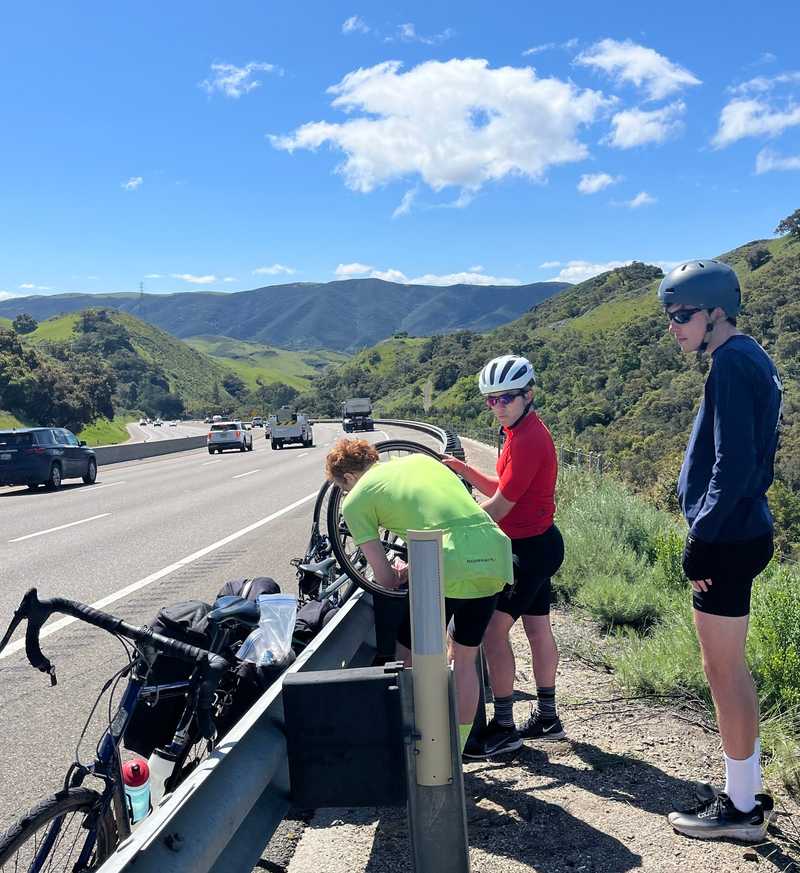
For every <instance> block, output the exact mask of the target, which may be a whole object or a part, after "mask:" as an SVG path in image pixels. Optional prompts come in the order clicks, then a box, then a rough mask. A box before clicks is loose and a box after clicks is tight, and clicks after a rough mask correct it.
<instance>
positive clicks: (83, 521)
mask: <svg viewBox="0 0 800 873" xmlns="http://www.w3.org/2000/svg"><path fill="white" fill-rule="evenodd" d="M107 515H111V513H110V512H104V513H102V514H101V515H93V516H92V517H91V518H82V519H81V520H80V521H71V522H70V523H69V524H60V525H59V526H58V527H49V528H47V530H38V531H36V533H32V534H25V536H24V537H14V539H13V540H9V542H10V543H21V542H22V541H23V540H30V539H33V537H41V536H44V535H45V534H49V533H53V531H57V530H64V528H66V527H75V525H76V524H86V522H87V521H97V519H98V518H105V517H106V516H107Z"/></svg>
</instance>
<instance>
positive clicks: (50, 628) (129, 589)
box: [0, 491, 317, 661]
mask: <svg viewBox="0 0 800 873" xmlns="http://www.w3.org/2000/svg"><path fill="white" fill-rule="evenodd" d="M316 496H317V492H316V491H312V492H311V494H306V496H305V497H301V498H300V499H299V500H295V502H294V503H290V504H289V505H288V506H284V507H283V509H279V510H277V512H273V513H272V514H271V515H267V516H265V517H264V518H260V519H259V520H258V521H254V522H253V523H252V524H248V525H247V527H243V528H241V530H237V531H234V533H232V534H228V536H226V537H224V538H223V539H221V540H217V542H215V543H211V545H210V546H205V548H202V549H200V550H199V551H197V552H193V553H192V554H191V555H188V556H187V557H185V558H181V560H180V561H176V562H175V563H174V564H170V565H169V566H168V567H164V568H163V569H161V570H157V571H156V572H155V573H151V574H150V575H149V576H145V577H144V579H140V580H139V581H138V582H132V583H131V584H130V585H127V586H126V587H125V588H120V590H119V591H115V592H114V593H113V594H109V595H107V596H106V597H103V598H102V599H101V600H98V601H96V602H95V603H92V604H90V606H92V607H93V608H94V609H103V608H105V607H106V606H108V605H109V604H110V603H115V602H116V601H117V600H122V598H123V597H127V596H128V595H129V594H133V592H134V591H139V590H140V589H141V588H146V587H147V586H148V585H152V583H153V582H158V580H159V579H163V578H164V576H169V574H170V573H174V572H175V570H180V569H181V567H186V566H187V565H188V564H191V563H193V562H194V561H197V560H198V559H199V558H203V557H205V556H206V555H208V554H210V553H211V552H215V551H216V550H217V549H221V548H222V547H223V546H227V545H228V543H232V542H233V541H234V540H238V539H239V538H240V537H243V536H246V535H247V534H249V533H251V532H252V531H254V530H257V529H258V528H260V527H263V526H264V525H265V524H269V523H270V522H271V521H275V519H276V518H280V517H281V516H282V515H286V514H287V513H289V512H292V510H294V509H297V507H298V506H302V505H303V504H304V503H308V502H309V500H314V499H316ZM74 621H78V619H77V618H72V616H65V617H64V618H60V619H58V621H54V622H53V623H52V624H48V625H47V626H46V627H43V628H42V630H41V633H40V634H39V637H40V638H41V637H49V636H50V635H51V634H54V633H56V632H57V631H60V630H62V629H63V628H65V627H67V625H70V624H72V623H73V622H74ZM24 648H25V640H24V639H21V640H17V641H16V642H13V643H9V644H8V645H7V646H6V647H5V649H3V651H2V652H0V661H2V660H3V658H7V657H8V656H9V655H13V654H14V653H15V652H18V651H20V649H24Z"/></svg>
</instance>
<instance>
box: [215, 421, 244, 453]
mask: <svg viewBox="0 0 800 873" xmlns="http://www.w3.org/2000/svg"><path fill="white" fill-rule="evenodd" d="M225 449H239V451H240V452H252V451H253V432H252V430H250V428H249V425H244V424H242V422H241V421H220V422H217V423H216V424H212V425H211V430H210V431H209V432H208V453H209V455H213V454H214V452H224V451H225Z"/></svg>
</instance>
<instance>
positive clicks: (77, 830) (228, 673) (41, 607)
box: [0, 588, 259, 873]
mask: <svg viewBox="0 0 800 873" xmlns="http://www.w3.org/2000/svg"><path fill="white" fill-rule="evenodd" d="M53 613H64V614H66V615H71V616H74V617H75V618H77V619H79V620H80V621H83V622H86V623H88V624H91V625H94V626H95V627H99V628H101V629H102V630H105V631H108V633H110V634H112V635H113V636H115V637H117V639H119V640H120V641H121V642H122V643H123V646H124V647H125V651H126V653H127V655H128V664H126V665H125V666H124V667H123V668H122V669H121V670H118V671H117V672H116V673H115V674H114V675H113V676H112V677H111V678H110V679H109V680H108V681H107V682H106V683H105V685H104V686H103V688H102V690H101V691H100V694H99V695H98V698H97V701H96V702H95V705H94V706H93V707H92V711H91V712H90V714H89V717H88V719H87V721H86V725H85V727H84V729H83V732H82V733H81V737H80V739H79V741H78V748H77V749H76V753H75V761H74V763H73V764H72V765H71V766H70V767H69V769H68V771H67V774H66V776H65V778H64V787H63V789H62V790H61V791H58V792H57V793H56V794H54V795H52V796H50V797H47V798H45V799H44V800H42V801H40V802H39V803H37V804H36V805H35V806H34V807H32V808H31V810H30V811H29V812H28V813H27V814H25V815H23V816H22V817H21V818H20V819H19V820H18V821H17V822H16V824H14V825H12V827H11V828H9V829H8V830H7V831H6V832H5V833H4V834H2V835H0V873H6V871H10V870H13V871H17V870H25V871H28V873H39V871H43V870H53V871H62V870H63V871H70V873H84V871H91V870H96V869H97V868H98V867H100V865H101V864H102V863H103V861H104V860H105V859H106V858H107V857H108V856H109V855H110V854H111V853H112V852H113V851H114V849H115V848H116V846H117V845H118V844H119V843H120V842H121V841H122V840H124V839H125V838H126V837H127V836H129V834H130V833H131V818H130V812H129V809H128V805H127V803H126V797H125V790H124V785H123V779H122V770H121V757H120V745H121V743H122V741H123V737H124V735H125V730H126V728H127V727H128V725H129V724H130V722H131V719H132V717H133V716H134V713H137V712H139V713H141V709H138V710H137V707H140V706H142V705H146V704H151V705H155V704H156V703H158V702H159V701H163V700H166V699H169V698H177V697H182V698H184V699H185V700H186V705H185V708H184V710H183V714H182V715H181V716H180V720H179V722H178V726H177V729H176V731H175V734H174V736H173V738H172V742H171V743H170V744H169V746H168V747H167V749H166V750H165V751H166V752H167V753H168V756H169V759H170V760H171V761H172V760H174V765H173V767H172V771H171V775H170V776H169V777H168V779H167V781H166V785H165V788H166V790H167V791H171V790H173V789H174V788H175V787H176V786H177V785H178V784H179V783H180V782H181V781H182V780H183V779H184V778H186V776H187V775H188V774H189V773H190V772H191V771H192V770H193V769H194V768H195V767H196V766H197V763H199V761H200V760H201V759H202V758H203V757H204V756H205V755H206V754H208V753H209V752H210V751H211V749H212V748H213V744H214V742H215V739H216V737H217V735H218V726H219V725H221V724H224V721H225V713H226V710H227V709H228V708H229V707H230V706H231V703H232V701H233V691H234V690H235V687H236V686H235V683H236V676H235V673H234V671H233V667H234V666H235V659H234V656H233V654H232V652H233V651H235V648H234V646H236V647H238V645H239V644H240V643H241V639H242V637H243V635H246V634H247V633H248V632H249V631H250V630H251V629H252V628H254V627H256V626H257V625H258V621H259V610H258V606H257V605H256V604H255V603H253V602H252V601H248V600H244V599H242V598H241V597H233V596H228V597H221V598H218V600H217V602H216V603H215V608H214V609H213V610H212V611H211V612H210V613H208V616H207V618H208V621H209V628H210V632H211V634H212V636H211V639H212V643H211V646H210V648H211V650H210V651H209V650H206V649H202V648H198V647H197V646H193V645H189V644H187V643H183V642H180V641H179V640H176V639H170V638H168V637H165V636H162V635H160V634H158V633H155V632H154V631H153V630H151V629H150V628H149V627H140V628H137V627H134V626H133V625H130V624H127V623H126V622H124V621H122V619H119V618H116V617H115V616H113V615H110V614H108V613H106V612H101V611H99V610H97V609H94V608H93V607H91V606H87V605H86V604H83V603H79V602H77V601H73V600H66V599H64V598H61V597H55V598H52V599H46V600H40V599H39V597H38V595H37V592H36V589H35V588H33V589H31V590H30V591H28V592H27V593H26V594H25V596H24V597H23V599H22V602H21V603H20V605H19V607H18V609H17V610H16V612H15V613H14V617H13V619H12V621H11V624H10V625H9V628H8V630H7V631H6V633H5V635H4V636H3V639H2V641H0V652H1V651H2V650H3V649H4V648H5V647H6V645H7V644H8V642H9V640H10V639H11V636H12V634H13V633H14V631H15V630H16V628H17V627H18V625H19V624H20V623H21V622H22V621H24V620H27V627H26V632H25V653H26V655H27V657H28V660H29V661H30V663H31V665H32V666H33V667H35V668H36V669H38V670H41V671H42V672H43V673H47V674H48V675H49V676H50V684H51V685H55V684H56V671H55V667H54V666H53V665H52V664H51V662H50V661H49V660H48V658H47V657H46V656H45V655H43V654H42V650H41V648H40V645H39V633H40V631H41V629H42V626H43V625H44V623H45V622H46V621H47V619H48V618H49V617H50V616H51V615H52V614H53ZM125 641H129V642H130V643H132V644H133V645H134V647H135V649H136V654H135V656H134V655H133V654H132V652H131V650H130V649H129V648H128V646H127V645H126V644H125ZM159 655H163V656H167V657H171V658H176V659H179V660H181V661H185V662H188V663H189V665H191V667H190V670H191V672H190V675H189V678H188V679H187V680H186V681H183V682H171V683H169V684H162V685H148V684H147V679H148V673H149V669H150V667H149V665H152V664H153V662H154V660H155V658H156V657H157V656H159ZM124 677H128V683H127V687H126V688H125V690H124V692H123V694H122V697H121V699H120V703H119V706H118V708H117V710H116V713H115V714H113V716H112V714H111V706H112V702H113V696H114V690H115V689H116V686H117V684H118V683H119V681H120V680H121V679H123V678H124ZM109 689H111V696H110V698H109V718H108V726H107V728H106V730H105V732H104V733H103V735H102V737H101V739H100V741H99V742H98V744H97V749H96V757H95V759H94V760H93V761H92V762H91V763H83V762H81V761H80V756H79V751H80V744H81V741H82V739H83V737H84V735H85V733H86V730H87V728H88V726H89V722H90V720H91V718H92V715H93V714H94V712H95V710H96V709H97V706H98V704H99V702H100V700H101V698H102V696H103V694H104V693H105V692H106V691H108V690H109ZM156 712H157V710H156V709H154V710H153V716H154V717H155V713H156ZM89 777H93V778H96V779H99V780H100V782H101V783H102V788H101V790H99V791H98V790H95V789H93V788H88V787H85V786H84V782H85V781H86V780H87V778H89Z"/></svg>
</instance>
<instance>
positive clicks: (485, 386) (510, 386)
mask: <svg viewBox="0 0 800 873" xmlns="http://www.w3.org/2000/svg"><path fill="white" fill-rule="evenodd" d="M535 381H536V373H534V372H533V364H531V362H530V361H529V360H528V359H527V358H522V357H520V356H519V355H501V356H500V357H499V358H493V359H492V360H491V361H489V363H488V364H487V365H486V366H485V367H484V368H483V369H482V370H481V372H480V375H479V376H478V387H479V388H480V392H481V394H496V393H498V392H499V391H519V390H521V389H523V388H527V387H528V386H529V385H530V384H531V383H532V382H535Z"/></svg>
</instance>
